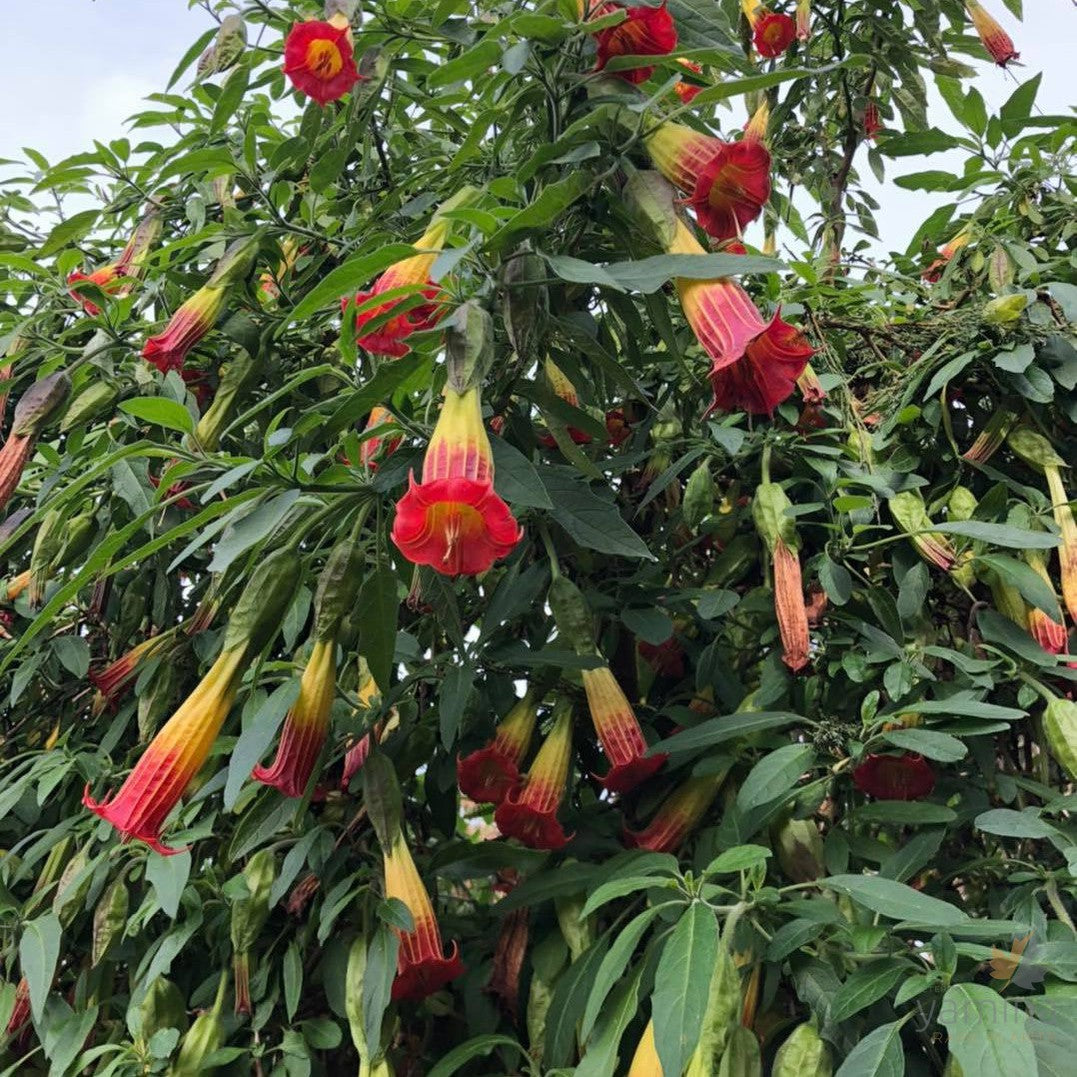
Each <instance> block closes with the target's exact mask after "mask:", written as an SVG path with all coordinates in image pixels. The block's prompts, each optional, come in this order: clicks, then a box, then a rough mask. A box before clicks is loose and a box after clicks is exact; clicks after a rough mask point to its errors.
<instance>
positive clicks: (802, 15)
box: [797, 0, 811, 41]
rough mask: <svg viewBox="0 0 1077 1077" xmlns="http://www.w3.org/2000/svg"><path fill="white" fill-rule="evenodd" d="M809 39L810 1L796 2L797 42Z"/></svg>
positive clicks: (800, 0)
mask: <svg viewBox="0 0 1077 1077" xmlns="http://www.w3.org/2000/svg"><path fill="white" fill-rule="evenodd" d="M810 37H811V0H797V41H807V40H808V38H810Z"/></svg>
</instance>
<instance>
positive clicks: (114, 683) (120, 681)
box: [89, 633, 168, 707]
mask: <svg viewBox="0 0 1077 1077" xmlns="http://www.w3.org/2000/svg"><path fill="white" fill-rule="evenodd" d="M167 639H168V634H167V633H164V634H161V635H159V636H150V638H149V639H144V640H143V641H142V642H141V643H136V644H135V646H134V647H132V648H131V649H130V650H129V651H128V652H127V653H126V654H122V655H120V657H119V658H117V659H116V660H115V661H113V662H110V663H109V664H108V665H107V666H105V667H104V668H103V669H99V670H97V671H96V672H94V671H91V672H90V674H89V678H90V683H91V684H92V685H93V686H94V688H96V689H97V691H98V692H100V693H101V696H102V697H103V703H104V704H106V705H108V706H112V707H114V706H115V705H116V704H117V703H118V702H119V701H120V699H121V698H122V696H123V694H124V692H125V691H126V690H127V688H128V687H130V685H131V682H132V681H133V680H134V677H135V674H136V673H137V672H138V666H139V663H140V662H142V660H143V659H145V658H151V657H152V656H153V655H154V654H155V653H156V652H157V651H158V650H159V649H160V648H161V646H162V645H163V644H164V643H165V642H167Z"/></svg>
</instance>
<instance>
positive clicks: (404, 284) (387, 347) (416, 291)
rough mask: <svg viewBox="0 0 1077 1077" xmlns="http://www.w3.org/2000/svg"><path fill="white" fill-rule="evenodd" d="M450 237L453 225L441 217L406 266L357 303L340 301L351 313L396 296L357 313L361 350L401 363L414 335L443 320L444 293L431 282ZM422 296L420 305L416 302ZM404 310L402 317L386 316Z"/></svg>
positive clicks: (400, 266) (391, 271) (399, 265)
mask: <svg viewBox="0 0 1077 1077" xmlns="http://www.w3.org/2000/svg"><path fill="white" fill-rule="evenodd" d="M448 237H449V221H448V220H447V219H446V218H444V217H438V218H437V219H436V220H434V221H433V222H432V223H431V225H430V227H429V228H427V230H426V231H425V232H424V233H423V234H422V235H421V236H420V237H419V239H418V240H416V242H415V245H414V246H415V249H416V251H417V252H419V253H417V254H413V255H412V256H411V257H410V258H405V259H404V260H403V261H402V262H397V263H396V264H395V265H391V266H390V267H389V268H388V269H387V270H385V272H384V273H382V275H381V276H380V277H378V279H377V280H376V281H375V282H374V286H373V287H372V288H371V289H370V291H368V292H359V293H357V294H356V296H355V297H354V299H351V298H348V297H347V296H346V297H345V298H343V299H342V300H341V301H340V306H341V310H347V309H348V306H349V304H352V303H354V304H355V306H356V307H364V306H365V305H366V304H367V303H369V302H370V301H371V300H372V299H374V298H376V297H377V296H380V295H384V294H385V293H387V292H390V293H393V294H392V295H391V296H390V297H389V298H388V299H387V300H386V301H385V302H384V303H377V304H374V305H372V306H369V307H366V309H361V310H358V311H357V312H356V315H355V328H356V332H357V334H358V344H359V347H361V348H365V349H366V350H367V351H368V352H372V353H373V354H374V355H389V356H392V357H393V358H396V359H399V358H400V357H401V356H403V355H407V354H408V352H409V351H411V346H410V345H409V344H407V343H406V341H407V338H408V337H410V336H411V334H412V333H418V332H422V331H425V330H427V329H433V328H434V326H436V325H437V323H438V321H439V319H440V318H441V305H440V304H439V302H438V298H439V296H440V295H441V290H440V289H439V288H438V286H437V285H436V284H435V283H434V282H433V281H432V280H431V279H430V271H431V270H432V269H433V267H434V262H436V261H437V257H438V254H439V253H440V252H441V249H442V248H443V247H444V246H445V241H446V239H448ZM417 295H420V296H422V300H423V301H422V302H421V303H419V304H418V305H416V304H415V302H414V300H415V297H416V296H417ZM398 307H402V308H404V309H402V310H401V311H400V313H398V314H392V315H391V316H390V317H389V318H388V319H385V317H384V316H385V315H386V314H388V313H389V312H390V311H395V310H396V309H397V308H398ZM374 319H378V320H379V321H380V322H381V324H380V325H378V326H377V327H375V328H373V329H370V330H369V331H365V332H364V327H365V326H367V325H368V324H369V323H370V322H372V321H374Z"/></svg>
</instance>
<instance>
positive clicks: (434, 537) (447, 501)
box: [392, 386, 523, 576]
mask: <svg viewBox="0 0 1077 1077" xmlns="http://www.w3.org/2000/svg"><path fill="white" fill-rule="evenodd" d="M522 537H523V529H522V528H521V527H520V526H519V524H517V522H516V519H515V517H514V516H513V515H512V513H511V511H510V510H509V507H508V505H506V504H505V502H504V501H502V500H501V498H500V497H499V496H498V495H497V494H496V493H495V492H494V460H493V453H492V451H491V449H490V438H489V437H488V435H487V433H486V430H485V428H484V427H483V424H482V405H481V402H480V399H479V389H478V386H472V387H470V388H468V389H465V390H464V391H463V392H457V391H456V390H455V389H453V388H452V387H451V386H449V387H446V389H445V400H444V403H443V404H442V408H441V415H440V416H439V418H438V421H437V425H436V426H435V427H434V433H433V434H432V436H431V438H430V445H429V447H428V448H427V450H426V458H425V459H424V461H423V474H422V481H421V482H419V483H417V482H416V481H415V476H414V475H410V476H409V477H408V491H407V493H406V494H404V496H403V497H402V498H401V499H400V501H399V502H398V503H397V506H396V519H395V520H394V521H393V530H392V538H393V542H395V543H396V545H397V548H398V549H399V550H400V552H401V553H402V554H403V555H404V556H405V557H406V558H407V559H408V560H409V561H411V562H412V563H413V564H416V565H429V566H430V567H431V568H433V569H435V570H436V571H438V572H441V573H443V574H444V575H446V576H457V575H466V576H476V575H478V574H479V573H481V572H485V571H486V570H487V569H488V568H489V567H490V566H491V565H492V564H493V563H494V562H495V561H497V560H498V559H499V558H502V557H505V556H506V555H507V554H509V553H510V552H511V551H512V549H513V548H514V547H515V546H516V544H517V543H518V542H519V541H520V539H521V538H522Z"/></svg>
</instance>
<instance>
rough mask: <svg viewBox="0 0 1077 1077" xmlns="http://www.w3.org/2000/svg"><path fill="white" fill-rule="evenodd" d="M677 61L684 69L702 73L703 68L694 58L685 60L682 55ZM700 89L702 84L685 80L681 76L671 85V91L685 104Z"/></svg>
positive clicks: (698, 92)
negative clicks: (674, 84) (698, 84)
mask: <svg viewBox="0 0 1077 1077" xmlns="http://www.w3.org/2000/svg"><path fill="white" fill-rule="evenodd" d="M677 63H679V64H680V65H681V67H683V68H684V69H685V71H691V72H692V74H693V75H701V74H702V73H703V68H702V67H700V65H699V64H697V63H696V62H695V61H694V60H686V59H684V57H681V59H679V60H678V61H677ZM702 91H703V87H702V86H697V85H696V84H695V83H694V82H686V81H685V80H684V79H683V78H682V79H681V80H680V82H678V83H677V84H676V86H674V87H673V92H674V93H675V94H676V95H677V96H678V97H679V98H680V99H681V103H682V104H685V105H690V104H691V103H692V102H693V101H694V100H695V99H696V97H697V95H698V94H700V93H702Z"/></svg>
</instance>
